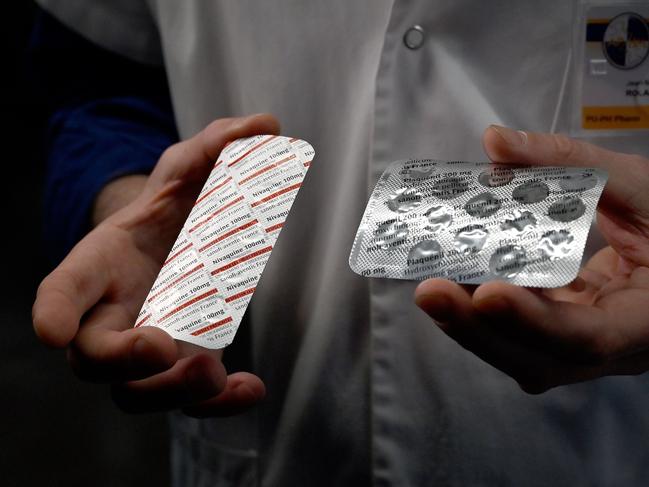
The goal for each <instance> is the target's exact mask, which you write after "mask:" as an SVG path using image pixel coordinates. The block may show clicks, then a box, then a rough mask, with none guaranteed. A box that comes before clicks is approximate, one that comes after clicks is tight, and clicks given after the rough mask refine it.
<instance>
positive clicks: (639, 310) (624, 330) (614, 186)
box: [415, 127, 649, 392]
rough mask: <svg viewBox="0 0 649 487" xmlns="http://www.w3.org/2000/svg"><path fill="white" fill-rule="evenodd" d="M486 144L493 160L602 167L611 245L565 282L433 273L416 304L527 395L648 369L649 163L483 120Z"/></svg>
mask: <svg viewBox="0 0 649 487" xmlns="http://www.w3.org/2000/svg"><path fill="white" fill-rule="evenodd" d="M484 145H485V150H486V152H487V154H488V156H489V157H490V159H491V160H492V161H494V162H498V163H523V164H531V165H546V166H555V165H556V166H583V167H601V168H604V169H606V170H608V172H609V182H608V184H607V186H606V188H605V190H604V193H603V195H602V199H601V202H600V206H599V209H598V227H599V230H600V231H601V233H602V235H603V236H604V237H605V238H606V240H607V242H608V243H609V246H608V247H606V248H604V249H602V250H601V251H600V252H598V253H597V254H596V255H595V256H593V257H592V258H591V259H590V260H589V261H588V262H587V263H586V265H585V266H584V267H583V269H582V270H581V271H580V273H579V277H578V278H577V279H576V280H575V281H573V282H572V283H570V284H569V285H568V286H565V287H562V288H558V289H544V290H538V289H529V288H522V287H516V286H512V285H509V284H506V283H503V282H497V281H496V282H490V283H486V284H483V285H481V286H479V287H467V286H459V285H457V284H455V283H452V282H449V281H444V280H440V279H432V280H429V281H425V282H423V283H422V284H421V285H420V286H419V287H418V288H417V291H416V294H415V300H416V302H417V304H418V305H419V306H420V307H421V308H422V309H424V311H426V312H427V313H428V314H429V315H430V316H431V317H433V318H434V319H435V320H437V321H438V324H439V326H440V327H441V328H442V329H443V330H444V331H445V332H446V333H447V334H448V335H449V336H451V337H452V338H454V339H455V340H457V341H458V342H459V343H460V344H461V345H462V346H464V347H465V348H467V349H469V350H471V351H472V352H474V353H475V354H476V355H478V356H480V357H481V358H482V359H484V360H485V361H487V362H489V363H491V364H492V365H493V366H495V367H497V368H499V369H500V370H502V371H503V372H505V373H507V374H508V375H510V376H511V377H513V378H514V379H515V380H517V381H518V382H519V384H520V385H521V387H522V388H523V389H524V390H526V391H528V392H542V391H545V390H547V389H549V388H551V387H554V386H557V385H561V384H566V383H572V382H578V381H583V380H587V379H591V378H595V377H600V376H604V375H615V374H637V373H642V372H644V371H646V370H649V312H648V311H647V307H646V303H648V302H649V193H647V188H649V160H647V159H644V158H642V157H640V156H633V155H628V154H620V153H615V152H611V151H607V150H604V149H601V148H598V147H596V146H593V145H590V144H586V143H583V142H578V141H575V140H572V139H569V138H567V137H564V136H554V135H547V134H534V133H522V132H514V131H511V130H509V129H505V128H502V127H490V128H489V129H488V130H487V131H486V132H485V135H484Z"/></svg>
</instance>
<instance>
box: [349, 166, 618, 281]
mask: <svg viewBox="0 0 649 487" xmlns="http://www.w3.org/2000/svg"><path fill="white" fill-rule="evenodd" d="M606 178H607V175H606V172H605V171H602V170H600V169H593V168H574V167H512V166H505V165H493V164H489V163H486V162H457V161H453V162H446V161H437V160H434V159H418V160H412V161H398V162H396V163H393V164H392V165H390V166H389V167H388V169H387V170H386V171H385V173H384V174H383V175H382V176H381V178H380V179H379V182H378V183H377V186H376V188H375V190H374V191H373V192H372V197H371V198H370V201H369V202H368V205H367V208H366V210H365V214H364V215H363V218H362V220H361V223H360V226H359V228H358V232H357V234H356V239H355V240H354V245H353V247H352V251H351V254H350V258H349V263H350V266H351V268H352V269H353V270H354V271H355V272H357V273H359V274H361V275H364V276H372V277H386V278H395V279H415V280H421V279H426V278H429V277H443V278H447V279H450V280H453V281H456V282H461V283H465V284H480V283H482V282H486V281H490V280H496V279H497V280H505V281H508V282H511V283H513V284H517V285H522V286H533V287H558V286H562V285H564V284H567V283H569V282H570V281H572V280H573V279H574V278H575V277H576V275H577V272H578V271H579V266H580V264H581V257H582V255H583V250H584V246H585V243H586V237H587V236H588V231H589V229H590V224H591V222H592V220H593V216H594V212H595V209H596V206H597V201H598V199H599V197H600V195H601V192H602V190H603V188H604V185H605V184H606Z"/></svg>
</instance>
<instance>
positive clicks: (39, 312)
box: [32, 234, 111, 348]
mask: <svg viewBox="0 0 649 487" xmlns="http://www.w3.org/2000/svg"><path fill="white" fill-rule="evenodd" d="M95 240H96V239H95V236H94V235H93V234H90V235H88V237H86V238H85V239H84V240H82V241H81V242H80V243H79V244H78V245H77V246H76V247H74V249H72V251H71V252H70V254H69V255H68V256H67V257H66V258H65V260H64V261H63V262H62V263H61V264H60V265H59V266H58V267H57V268H56V269H55V270H54V271H53V272H52V273H51V274H50V275H49V276H47V277H46V278H45V279H44V280H43V282H42V283H41V285H40V286H39V288H38V291H37V293H36V301H35V302H34V306H33V308H32V319H33V324H34V330H35V331H36V335H37V336H38V337H39V339H40V340H41V341H42V342H43V343H45V344H47V345H49V346H52V347H59V348H61V347H65V346H67V345H68V343H70V341H71V340H72V339H73V338H74V336H75V334H76V333H77V330H78V328H79V321H80V319H81V316H82V315H83V314H84V313H85V312H86V311H87V310H88V309H90V308H91V307H92V306H93V305H94V304H95V303H96V302H97V301H98V300H99V298H100V297H101V296H102V295H103V294H104V292H105V291H106V289H107V288H108V285H109V283H110V280H111V267H110V266H108V265H107V261H106V259H105V258H104V256H103V254H102V252H101V251H100V250H99V249H100V248H101V247H100V246H98V245H95Z"/></svg>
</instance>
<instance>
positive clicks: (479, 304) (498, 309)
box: [475, 295, 509, 314]
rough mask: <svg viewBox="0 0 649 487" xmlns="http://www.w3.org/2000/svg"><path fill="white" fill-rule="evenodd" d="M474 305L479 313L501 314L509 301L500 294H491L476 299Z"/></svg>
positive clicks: (507, 307)
mask: <svg viewBox="0 0 649 487" xmlns="http://www.w3.org/2000/svg"><path fill="white" fill-rule="evenodd" d="M475 307H476V309H477V310H478V311H480V312H481V313H486V314H501V313H505V312H506V311H507V310H509V303H508V302H507V300H506V299H504V298H503V297H502V296H498V295H493V296H487V297H485V298H482V299H479V300H477V301H476V302H475Z"/></svg>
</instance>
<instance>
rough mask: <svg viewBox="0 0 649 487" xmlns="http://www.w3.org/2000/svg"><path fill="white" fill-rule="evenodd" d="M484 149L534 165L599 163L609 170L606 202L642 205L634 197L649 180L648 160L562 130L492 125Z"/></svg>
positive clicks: (494, 158) (493, 155)
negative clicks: (573, 136) (562, 133)
mask: <svg viewBox="0 0 649 487" xmlns="http://www.w3.org/2000/svg"><path fill="white" fill-rule="evenodd" d="M482 143H483V146H484V150H485V152H486V154H487V156H488V157H489V159H491V161H493V162H497V163H504V164H508V163H517V164H526V165H532V166H577V167H597V168H601V169H605V170H606V171H608V174H609V180H608V183H607V185H606V187H605V189H604V193H603V195H602V204H603V205H604V206H615V207H619V208H628V207H631V208H635V209H637V208H641V207H644V206H646V202H644V201H642V202H641V201H634V199H636V197H638V196H640V195H642V194H644V192H643V191H639V190H640V189H641V188H646V187H647V184H649V171H648V169H649V161H648V160H646V159H643V158H642V157H640V156H634V155H630V154H623V153H619V152H612V151H609V150H606V149H603V148H601V147H597V146H595V145H592V144H588V143H586V142H582V141H580V140H575V139H571V138H569V137H566V136H565V135H560V134H542V133H535V132H523V131H516V130H512V129H510V128H507V127H500V126H497V125H491V126H490V127H488V128H487V130H486V131H485V132H484V135H483V137H482Z"/></svg>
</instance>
